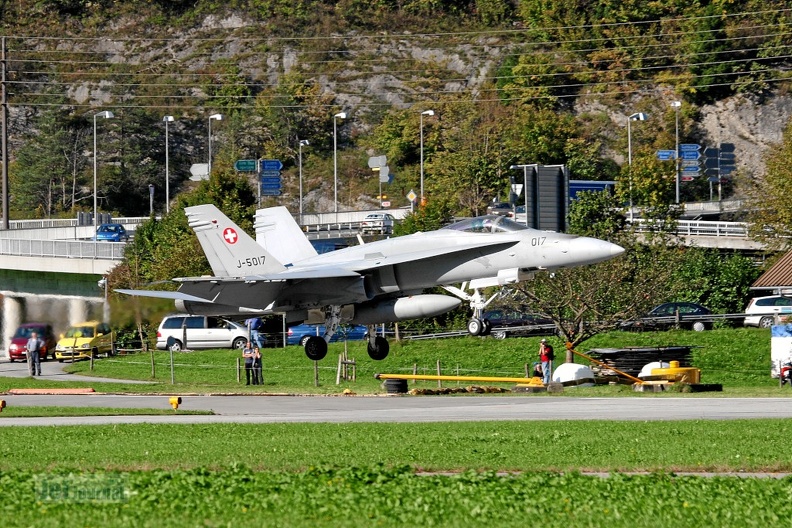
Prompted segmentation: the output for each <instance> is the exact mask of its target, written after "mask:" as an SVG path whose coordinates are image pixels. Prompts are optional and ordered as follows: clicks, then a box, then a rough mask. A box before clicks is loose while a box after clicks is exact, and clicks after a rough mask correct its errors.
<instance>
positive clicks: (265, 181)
mask: <svg viewBox="0 0 792 528" xmlns="http://www.w3.org/2000/svg"><path fill="white" fill-rule="evenodd" d="M261 185H266V186H275V185H277V186H278V187H280V185H281V179H280V176H277V177H272V176H264V177H262V178H261Z"/></svg>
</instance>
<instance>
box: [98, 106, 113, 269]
mask: <svg viewBox="0 0 792 528" xmlns="http://www.w3.org/2000/svg"><path fill="white" fill-rule="evenodd" d="M97 117H104V118H105V119H112V118H113V117H115V116H114V115H113V112H111V111H110V110H105V111H103V112H99V113H98V114H94V116H93V143H94V144H93V147H94V148H93V155H94V156H93V158H94V159H93V228H94V235H93V236H94V257H95V256H96V228H97V223H96V221H97V213H98V206H97V200H96V172H97V171H96V118H97Z"/></svg>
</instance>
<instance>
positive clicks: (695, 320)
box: [625, 301, 712, 332]
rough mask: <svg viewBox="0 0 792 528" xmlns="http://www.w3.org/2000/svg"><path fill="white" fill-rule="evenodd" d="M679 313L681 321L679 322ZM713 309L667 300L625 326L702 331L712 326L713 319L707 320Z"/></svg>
mask: <svg viewBox="0 0 792 528" xmlns="http://www.w3.org/2000/svg"><path fill="white" fill-rule="evenodd" d="M677 313H679V321H678V322H677ZM708 315H712V310H710V309H709V308H706V307H704V306H702V305H700V304H696V303H693V302H685V301H680V302H667V303H663V304H660V305H658V306H655V307H654V308H652V309H651V310H649V312H648V313H647V314H646V315H645V316H643V317H642V318H640V319H639V320H637V321H631V322H629V323H627V324H626V325H625V326H627V327H629V329H632V330H650V331H651V330H668V329H669V328H676V327H677V326H678V327H679V328H685V329H688V330H695V331H697V332H702V331H704V330H707V329H711V328H712V321H711V320H707V317H706V316H708Z"/></svg>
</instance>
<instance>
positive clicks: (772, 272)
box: [751, 251, 792, 290]
mask: <svg viewBox="0 0 792 528" xmlns="http://www.w3.org/2000/svg"><path fill="white" fill-rule="evenodd" d="M776 288H790V289H792V251H789V252H787V253H786V254H785V255H784V256H783V257H781V258H780V259H779V260H778V262H776V263H775V264H773V265H772V266H770V269H768V270H767V271H765V272H764V273H762V274H761V275H760V276H759V278H758V279H756V280H755V281H754V283H753V284H752V285H751V289H752V290H772V289H776Z"/></svg>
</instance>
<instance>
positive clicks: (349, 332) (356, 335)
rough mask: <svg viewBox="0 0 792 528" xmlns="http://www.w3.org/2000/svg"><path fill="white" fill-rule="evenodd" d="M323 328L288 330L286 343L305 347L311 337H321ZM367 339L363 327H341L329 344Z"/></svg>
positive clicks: (315, 326)
mask: <svg viewBox="0 0 792 528" xmlns="http://www.w3.org/2000/svg"><path fill="white" fill-rule="evenodd" d="M324 331H325V326H324V325H323V324H301V325H297V326H292V327H290V328H289V332H288V336H287V337H286V343H287V344H289V345H301V346H305V342H306V341H307V340H308V338H309V337H311V336H316V335H318V336H323V335H324ZM367 337H368V329H367V328H366V327H365V326H363V325H341V326H339V327H338V331H337V332H336V333H335V334H334V335H333V337H332V338H330V342H331V343H333V342H335V341H342V340H344V339H347V340H350V341H357V340H360V339H365V338H367Z"/></svg>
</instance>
